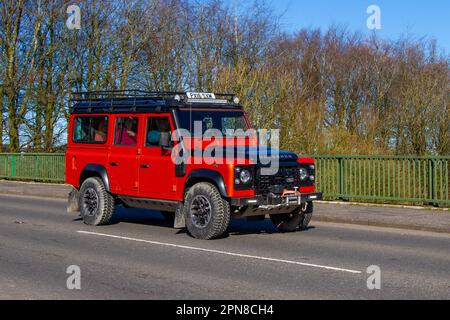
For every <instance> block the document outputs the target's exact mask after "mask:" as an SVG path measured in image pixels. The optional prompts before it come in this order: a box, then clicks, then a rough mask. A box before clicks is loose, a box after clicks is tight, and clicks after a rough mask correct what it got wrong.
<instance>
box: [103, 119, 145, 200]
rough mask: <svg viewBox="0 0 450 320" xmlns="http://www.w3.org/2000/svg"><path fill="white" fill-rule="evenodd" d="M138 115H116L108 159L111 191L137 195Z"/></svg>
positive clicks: (139, 124) (139, 127)
mask: <svg viewBox="0 0 450 320" xmlns="http://www.w3.org/2000/svg"><path fill="white" fill-rule="evenodd" d="M140 122H142V121H141V119H140V118H139V117H138V116H122V115H117V116H115V117H114V132H113V134H114V138H113V143H112V145H111V151H110V154H109V160H108V176H109V180H110V186H111V192H112V193H115V194H120V195H129V196H137V195H138V191H139V169H138V168H139V153H140V151H139V143H140V141H139V140H140V139H139V137H140V136H142V135H140V134H139V130H140V129H141V126H142V125H141V123H140Z"/></svg>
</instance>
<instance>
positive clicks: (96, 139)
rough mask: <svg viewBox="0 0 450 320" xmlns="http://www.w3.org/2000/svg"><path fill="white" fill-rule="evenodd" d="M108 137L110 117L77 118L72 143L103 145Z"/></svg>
mask: <svg viewBox="0 0 450 320" xmlns="http://www.w3.org/2000/svg"><path fill="white" fill-rule="evenodd" d="M107 136H108V117H99V116H95V117H76V118H75V120H74V125H73V136H72V141H73V142H77V143H94V144H95V143H97V144H103V143H105V142H106V138H107Z"/></svg>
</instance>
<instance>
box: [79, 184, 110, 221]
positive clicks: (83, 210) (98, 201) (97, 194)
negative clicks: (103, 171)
mask: <svg viewBox="0 0 450 320" xmlns="http://www.w3.org/2000/svg"><path fill="white" fill-rule="evenodd" d="M79 205H80V214H81V217H82V218H83V221H84V223H85V224H87V225H91V226H101V225H105V224H108V223H109V221H110V220H111V217H112V214H113V211H114V198H113V196H112V195H111V194H110V193H109V192H108V191H106V188H105V185H104V184H103V181H102V180H101V179H100V178H97V177H92V178H88V179H86V180H85V181H84V182H83V184H82V185H81V189H80V197H79Z"/></svg>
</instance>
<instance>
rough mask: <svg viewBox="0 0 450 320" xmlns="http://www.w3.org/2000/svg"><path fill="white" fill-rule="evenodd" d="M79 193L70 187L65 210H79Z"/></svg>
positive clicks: (71, 211) (70, 211)
mask: <svg viewBox="0 0 450 320" xmlns="http://www.w3.org/2000/svg"><path fill="white" fill-rule="evenodd" d="M79 198H80V193H79V192H78V190H77V189H75V188H74V189H72V191H70V193H69V198H68V202H67V212H69V213H73V212H79V211H80V203H79Z"/></svg>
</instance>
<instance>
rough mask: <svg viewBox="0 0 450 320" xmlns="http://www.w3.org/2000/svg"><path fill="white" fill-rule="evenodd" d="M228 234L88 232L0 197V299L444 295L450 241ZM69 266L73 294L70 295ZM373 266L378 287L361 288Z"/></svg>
mask: <svg viewBox="0 0 450 320" xmlns="http://www.w3.org/2000/svg"><path fill="white" fill-rule="evenodd" d="M361 210H364V207H361ZM229 231H230V233H229V235H228V236H227V237H225V238H223V239H219V240H214V241H201V240H196V239H192V238H191V237H189V236H188V235H187V234H186V233H185V232H184V231H180V230H175V229H172V228H171V227H170V226H169V225H168V223H167V222H165V221H164V220H163V219H162V217H161V216H160V214H159V213H158V212H151V211H145V210H130V209H123V208H119V209H118V210H117V212H116V213H115V217H114V221H113V223H112V224H111V225H109V226H105V227H89V226H86V225H84V224H83V222H82V221H81V220H80V219H79V218H78V216H77V215H74V214H68V213H66V211H65V201H64V200H57V199H55V200H53V199H44V198H37V197H24V196H10V195H0V299H449V298H450V235H448V234H438V233H430V232H420V231H406V230H397V229H382V228H376V227H362V226H352V225H344V224H331V223H318V222H314V220H313V221H312V223H311V228H310V229H309V230H307V231H305V232H296V233H289V234H279V233H276V232H275V231H274V229H273V227H272V225H271V223H270V221H268V220H266V221H262V222H247V221H245V220H235V221H232V223H231V226H230V229H229ZM72 265H75V266H79V268H80V272H81V278H80V284H81V289H80V290H76V289H75V290H69V289H68V288H67V279H68V277H70V276H71V275H72V274H68V273H67V268H68V267H69V266H72ZM373 265H375V266H378V267H379V268H380V270H381V278H380V280H381V289H379V290H378V289H374V290H369V289H368V287H367V282H368V278H369V277H370V276H371V275H372V273H371V274H368V273H367V268H368V267H369V266H373ZM71 279H72V280H73V278H71ZM72 280H71V281H72ZM71 281H69V283H72V284H73V283H76V282H71ZM369 282H370V283H371V284H374V283H375V282H374V280H373V278H371V281H369Z"/></svg>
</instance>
